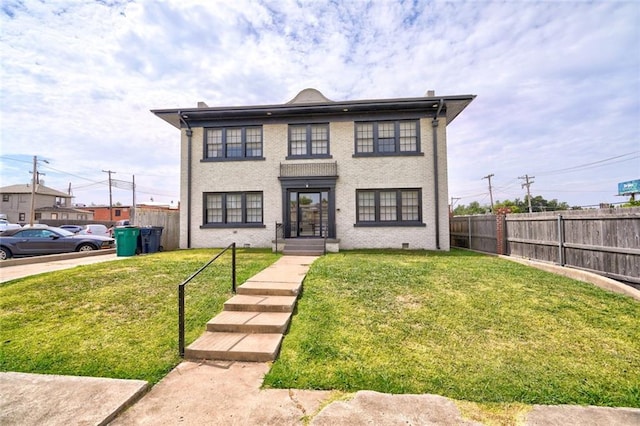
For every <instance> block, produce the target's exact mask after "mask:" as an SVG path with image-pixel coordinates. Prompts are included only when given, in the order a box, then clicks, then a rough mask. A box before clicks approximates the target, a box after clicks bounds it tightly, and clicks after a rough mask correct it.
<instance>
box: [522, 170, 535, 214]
mask: <svg viewBox="0 0 640 426" xmlns="http://www.w3.org/2000/svg"><path fill="white" fill-rule="evenodd" d="M534 177H535V176H529V175H524V176H519V177H518V179H524V183H523V184H522V186H521V188H524V187H525V186H526V187H527V202H528V204H529V213H532V212H533V210H532V209H531V190H530V188H529V187H530V186H531V184H532V183H534V182H533V181H532V180H529V179H533V178H534Z"/></svg>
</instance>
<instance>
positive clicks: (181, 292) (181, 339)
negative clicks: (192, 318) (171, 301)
mask: <svg viewBox="0 0 640 426" xmlns="http://www.w3.org/2000/svg"><path fill="white" fill-rule="evenodd" d="M178 350H179V351H180V357H184V286H183V285H179V286H178Z"/></svg>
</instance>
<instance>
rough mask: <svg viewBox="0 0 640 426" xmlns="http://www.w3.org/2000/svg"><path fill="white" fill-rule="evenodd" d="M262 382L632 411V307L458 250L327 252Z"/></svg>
mask: <svg viewBox="0 0 640 426" xmlns="http://www.w3.org/2000/svg"><path fill="white" fill-rule="evenodd" d="M265 386H270V387H281V388H306V389H338V390H342V391H346V392H352V391H357V390H362V389H369V390H376V391H380V392H390V393H434V394H439V395H443V396H447V397H450V398H454V399H458V400H467V401H474V402H480V403H501V404H505V403H526V404H593V405H602V406H627V407H640V303H638V302H637V301H634V300H633V299H631V298H629V297H625V296H621V295H617V294H613V293H609V292H605V291H603V290H600V289H599V288H597V287H595V286H593V285H590V284H585V283H580V282H578V281H573V280H570V279H567V278H563V277H560V276H557V275H553V274H550V273H546V272H543V271H540V270H537V269H533V268H530V267H526V266H523V265H521V264H517V263H514V262H510V261H508V260H504V259H500V258H496V257H490V256H484V255H479V254H475V253H471V252H465V251H452V252H451V253H449V254H446V253H437V254H436V253H425V252H408V251H396V252H389V251H387V252H371V251H363V252H345V253H339V254H330V255H327V256H325V257H323V258H321V259H319V260H317V261H316V262H315V263H314V264H313V266H312V268H311V271H310V273H309V274H308V275H307V278H306V280H305V283H304V294H303V297H302V298H301V299H300V301H299V304H298V313H297V315H296V316H295V317H294V320H293V323H292V326H291V329H290V331H289V334H288V335H287V337H286V339H285V341H284V345H283V348H282V351H281V354H280V357H279V359H278V360H277V361H276V362H275V364H274V366H273V368H272V369H271V371H270V372H269V373H268V375H267V376H266V379H265Z"/></svg>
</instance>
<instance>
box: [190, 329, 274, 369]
mask: <svg viewBox="0 0 640 426" xmlns="http://www.w3.org/2000/svg"><path fill="white" fill-rule="evenodd" d="M282 338H283V335H282V334H276V333H256V334H247V333H218V332H215V333H212V332H209V331H207V332H205V333H204V334H203V335H202V336H200V337H199V338H198V339H197V340H196V341H195V342H193V343H192V344H190V345H189V346H188V347H187V348H185V352H184V357H185V358H186V359H192V360H199V359H209V360H221V361H247V362H266V361H274V360H275V359H276V357H277V356H278V351H279V350H280V344H281V343H282Z"/></svg>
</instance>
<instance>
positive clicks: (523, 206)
mask: <svg viewBox="0 0 640 426" xmlns="http://www.w3.org/2000/svg"><path fill="white" fill-rule="evenodd" d="M570 208H572V209H576V207H569V204H567V203H566V202H564V201H562V202H560V201H558V200H557V199H555V198H554V199H553V200H549V201H548V200H545V199H544V198H543V197H542V196H541V195H537V196H535V197H531V210H532V211H533V212H544V211H556V210H569V209H570ZM498 209H509V210H510V211H511V213H528V212H529V203H527V200H526V199H525V200H521V199H519V198H516V199H515V200H513V201H511V200H504V201H497V202H495V203H494V204H493V210H494V212H496V211H498ZM490 212H491V207H490V206H489V205H486V204H485V205H480V203H478V202H477V201H472V202H471V203H469V205H468V206H465V205H464V204H461V205H459V206H457V207H456V208H455V209H454V210H453V214H454V216H461V215H470V214H485V213H490Z"/></svg>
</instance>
